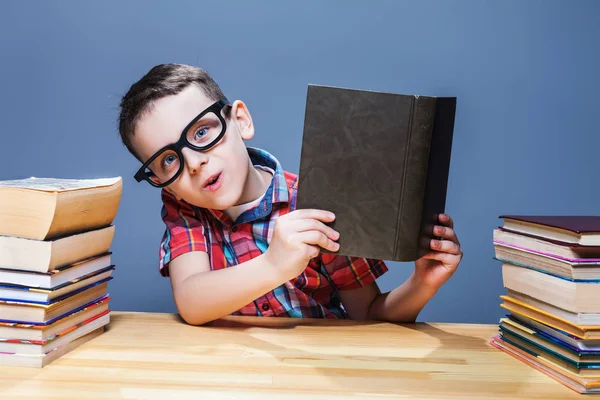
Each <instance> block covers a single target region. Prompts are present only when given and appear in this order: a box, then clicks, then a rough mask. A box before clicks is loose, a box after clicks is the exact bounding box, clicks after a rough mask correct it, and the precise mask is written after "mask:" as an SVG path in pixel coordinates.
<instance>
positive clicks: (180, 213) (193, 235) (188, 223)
mask: <svg viewBox="0 0 600 400" xmlns="http://www.w3.org/2000/svg"><path fill="white" fill-rule="evenodd" d="M162 201H163V206H162V210H161V217H162V220H163V222H164V223H165V232H164V234H163V237H162V240H161V243H160V250H159V271H160V274H161V275H162V276H165V277H167V276H169V269H168V266H169V263H170V262H171V261H172V260H173V259H174V258H176V257H178V256H180V255H182V254H185V253H188V252H190V251H204V252H208V249H207V248H208V247H207V240H206V227H205V225H204V224H203V223H202V221H201V220H199V219H198V218H196V216H195V213H194V210H193V208H192V207H191V206H190V205H189V204H187V203H185V202H181V201H178V200H177V199H176V198H175V196H173V195H172V194H170V193H169V192H167V191H166V190H163V191H162Z"/></svg>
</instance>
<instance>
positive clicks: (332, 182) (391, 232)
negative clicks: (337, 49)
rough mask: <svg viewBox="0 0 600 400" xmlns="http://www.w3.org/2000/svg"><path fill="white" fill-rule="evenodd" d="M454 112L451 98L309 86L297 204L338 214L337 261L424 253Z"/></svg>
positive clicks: (440, 203)
mask: <svg viewBox="0 0 600 400" xmlns="http://www.w3.org/2000/svg"><path fill="white" fill-rule="evenodd" d="M455 110H456V98H455V97H431V96H416V95H406V94H394V93H384V92H375V91H366V90H357V89H346V88H336V87H329V86H319V85H309V87H308V92H307V99H306V111H305V119H304V132H303V139H302V151H301V161H300V171H299V178H298V197H297V203H296V205H297V208H298V209H302V208H318V209H324V210H328V211H332V212H334V213H335V214H336V220H335V221H334V222H332V223H331V224H330V225H331V226H332V227H333V228H334V229H336V230H337V231H339V232H340V239H339V240H338V243H339V244H340V249H339V251H337V252H336V254H342V255H348V256H357V257H365V258H375V259H382V260H390V261H414V260H416V259H417V258H419V257H421V256H422V255H423V254H425V253H426V252H427V251H429V240H430V239H431V238H432V237H433V232H432V230H433V225H434V224H435V223H436V221H437V216H438V215H439V214H440V213H443V212H445V204H446V190H447V182H448V172H449V167H450V155H451V148H452V136H453V130H454V116H455ZM322 251H324V252H327V251H326V250H322Z"/></svg>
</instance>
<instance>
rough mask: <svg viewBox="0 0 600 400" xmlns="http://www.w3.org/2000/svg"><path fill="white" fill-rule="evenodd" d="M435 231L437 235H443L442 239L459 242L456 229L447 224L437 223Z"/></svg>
mask: <svg viewBox="0 0 600 400" xmlns="http://www.w3.org/2000/svg"><path fill="white" fill-rule="evenodd" d="M433 233H434V235H436V236H439V237H441V238H442V239H447V240H451V241H453V242H456V243H459V244H460V242H459V241H458V237H456V232H454V229H452V228H448V227H447V226H441V225H436V226H434V228H433Z"/></svg>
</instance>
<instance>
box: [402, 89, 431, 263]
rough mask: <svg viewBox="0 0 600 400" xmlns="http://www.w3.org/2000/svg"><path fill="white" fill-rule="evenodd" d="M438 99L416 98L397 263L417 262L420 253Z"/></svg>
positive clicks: (404, 175) (408, 145) (407, 160)
mask: <svg viewBox="0 0 600 400" xmlns="http://www.w3.org/2000/svg"><path fill="white" fill-rule="evenodd" d="M435 105H436V99H435V98H433V97H420V96H415V98H414V100H413V106H412V113H411V119H410V121H409V126H408V135H407V139H406V140H407V146H406V154H405V163H404V168H403V171H402V174H403V179H402V190H401V191H400V198H399V199H398V215H397V226H396V240H395V250H394V260H396V261H414V260H415V259H416V258H417V255H418V249H419V239H418V238H419V231H420V228H421V223H422V221H421V215H422V209H423V201H424V197H425V187H426V181H427V169H428V164H429V150H430V146H431V134H432V131H433V122H434V117H435Z"/></svg>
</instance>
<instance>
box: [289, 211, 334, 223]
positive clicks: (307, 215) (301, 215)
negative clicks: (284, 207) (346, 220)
mask: <svg viewBox="0 0 600 400" xmlns="http://www.w3.org/2000/svg"><path fill="white" fill-rule="evenodd" d="M289 216H290V218H294V219H318V220H320V221H326V222H330V221H333V220H334V219H335V214H334V213H332V212H330V211H325V210H317V209H314V208H306V209H301V210H294V211H293V212H291V213H290V214H289Z"/></svg>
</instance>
